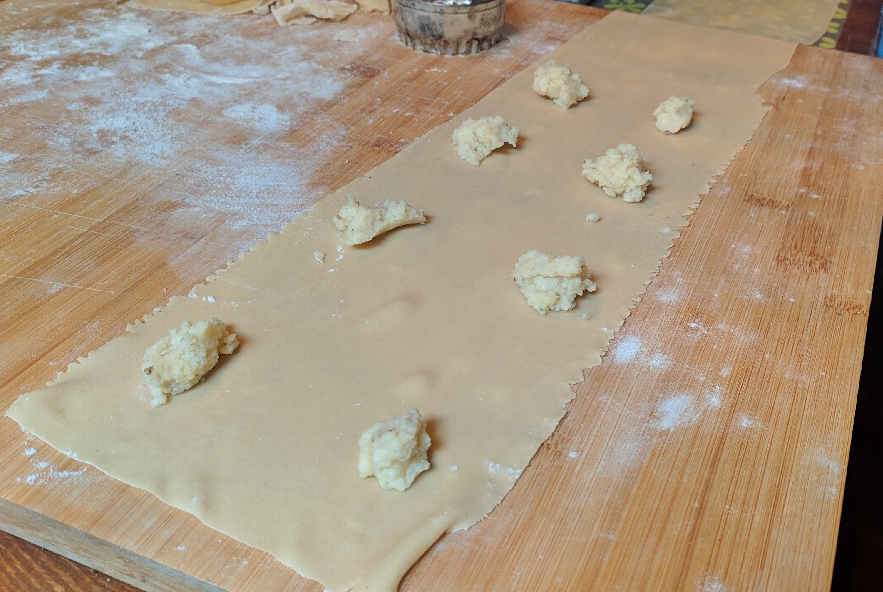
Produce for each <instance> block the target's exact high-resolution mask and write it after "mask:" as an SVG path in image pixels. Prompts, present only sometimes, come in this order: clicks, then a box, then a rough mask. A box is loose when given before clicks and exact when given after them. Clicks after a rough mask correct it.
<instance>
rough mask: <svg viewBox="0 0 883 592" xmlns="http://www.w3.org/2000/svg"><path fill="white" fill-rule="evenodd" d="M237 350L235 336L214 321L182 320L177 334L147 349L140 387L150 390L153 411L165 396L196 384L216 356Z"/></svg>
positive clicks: (212, 319)
mask: <svg viewBox="0 0 883 592" xmlns="http://www.w3.org/2000/svg"><path fill="white" fill-rule="evenodd" d="M238 346H239V340H238V339H237V338H236V334H235V333H230V332H229V331H228V330H227V325H225V324H224V322H223V321H220V320H218V319H216V318H214V317H213V318H209V319H205V320H202V321H197V322H196V323H191V322H190V321H189V320H187V319H184V321H182V322H181V328H180V329H179V330H177V331H176V330H175V329H172V330H170V331H169V334H168V335H166V336H165V337H163V338H162V339H160V340H159V341H157V342H156V343H154V344H153V345H151V346H150V347H149V348H147V351H146V352H144V361H143V363H142V364H141V371H142V372H143V374H144V376H143V381H144V384H146V385H147V387H148V388H149V389H150V394H151V396H152V397H153V400H152V401H151V404H152V405H153V406H154V407H157V406H159V405H164V404H165V403H167V402H168V400H169V396H171V395H177V394H179V393H183V392H184V391H186V390H187V389H189V388H190V387H192V386H194V385H195V384H196V383H198V382H199V381H200V380H201V379H202V377H203V376H205V374H206V373H207V372H208V371H209V370H211V369H212V368H214V367H215V364H217V363H218V354H232V353H233V351H234V350H235V349H236V348H237V347H238Z"/></svg>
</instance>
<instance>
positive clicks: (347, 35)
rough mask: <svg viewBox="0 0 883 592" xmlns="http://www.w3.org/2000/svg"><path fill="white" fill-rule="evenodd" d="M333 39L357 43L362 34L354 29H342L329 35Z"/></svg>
mask: <svg viewBox="0 0 883 592" xmlns="http://www.w3.org/2000/svg"><path fill="white" fill-rule="evenodd" d="M331 38H332V39H333V40H334V41H346V42H348V43H358V42H359V41H361V40H362V35H361V34H360V33H359V32H358V31H356V30H355V29H344V30H342V31H338V32H337V33H335V34H334V35H332V36H331Z"/></svg>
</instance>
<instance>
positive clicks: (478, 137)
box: [451, 115, 518, 166]
mask: <svg viewBox="0 0 883 592" xmlns="http://www.w3.org/2000/svg"><path fill="white" fill-rule="evenodd" d="M451 139H453V140H454V149H455V150H456V151H457V156H459V157H460V158H462V159H463V160H465V161H466V162H468V163H469V164H471V165H475V166H478V163H480V162H481V161H482V160H484V159H485V158H486V157H487V156H488V155H489V154H490V153H491V152H493V151H494V150H496V149H497V148H500V147H501V146H502V145H503V144H504V143H509V144H511V145H512V146H513V147H514V146H515V142H516V141H517V140H518V128H517V127H514V126H511V125H509V124H508V123H506V120H505V119H503V117H502V116H501V115H494V116H493V117H482V118H480V119H472V118H469V119H467V120H466V121H464V122H463V123H462V124H460V127H458V128H457V129H455V130H454V133H453V134H452V136H451Z"/></svg>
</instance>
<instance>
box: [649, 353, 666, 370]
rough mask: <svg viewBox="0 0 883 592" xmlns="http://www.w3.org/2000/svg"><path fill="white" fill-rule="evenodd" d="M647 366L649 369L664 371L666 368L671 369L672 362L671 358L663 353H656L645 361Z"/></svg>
mask: <svg viewBox="0 0 883 592" xmlns="http://www.w3.org/2000/svg"><path fill="white" fill-rule="evenodd" d="M647 365H648V366H650V367H651V368H659V369H660V370H665V369H666V368H671V365H672V361H671V358H670V357H668V356H667V355H665V354H664V353H662V352H656V353H655V354H653V355H652V356H651V357H650V359H649V360H647Z"/></svg>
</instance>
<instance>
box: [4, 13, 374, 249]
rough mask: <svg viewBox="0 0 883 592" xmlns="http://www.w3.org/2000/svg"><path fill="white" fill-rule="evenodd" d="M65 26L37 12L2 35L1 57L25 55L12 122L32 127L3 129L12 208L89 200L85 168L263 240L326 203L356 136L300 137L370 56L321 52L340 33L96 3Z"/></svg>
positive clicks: (10, 80)
mask: <svg viewBox="0 0 883 592" xmlns="http://www.w3.org/2000/svg"><path fill="white" fill-rule="evenodd" d="M31 6H32V8H39V7H40V3H31ZM57 18H58V17H56V16H52V15H50V16H37V15H36V14H35V16H34V17H33V18H32V19H31V20H30V21H28V22H27V24H26V25H25V26H24V27H21V28H19V29H18V30H15V31H12V32H11V33H8V34H5V35H4V36H3V37H0V56H2V55H4V54H6V55H9V56H12V57H14V58H15V59H14V60H8V61H6V62H7V63H8V64H10V65H5V66H4V65H3V63H4V60H0V117H2V118H3V119H4V120H5V121H16V122H22V123H24V125H26V126H28V127H27V130H26V131H27V133H26V134H25V133H23V132H22V131H21V129H20V128H21V127H22V126H21V125H19V126H18V128H19V130H18V132H17V133H18V136H19V137H20V138H22V139H21V140H20V141H18V142H17V141H16V138H15V136H11V134H12V133H14V132H13V131H8V130H7V131H5V132H4V131H0V141H2V142H3V144H4V146H3V148H4V151H3V152H0V174H2V175H3V176H4V178H6V179H8V180H11V181H12V182H11V183H5V184H4V188H5V189H4V191H5V192H6V193H5V194H2V195H0V200H6V199H27V196H28V195H29V194H34V193H60V194H68V193H76V192H77V191H80V189H79V186H78V188H77V189H74V188H73V187H71V181H70V180H69V179H67V178H66V173H67V172H68V171H70V170H72V169H74V168H75V167H77V166H79V167H82V166H83V165H82V163H84V162H85V163H88V167H87V168H90V169H91V170H92V171H93V172H94V174H95V175H96V176H98V178H99V180H102V181H105V180H106V178H114V179H117V180H119V182H120V187H119V190H120V191H131V192H137V193H138V195H140V198H142V199H149V200H150V202H153V203H157V204H161V203H162V204H164V203H172V204H176V205H177V207H178V208H180V209H183V210H186V211H187V212H189V213H193V212H197V215H198V217H201V218H203V217H204V218H208V219H221V221H222V222H223V223H224V224H227V225H229V226H230V227H232V228H235V229H240V230H242V231H243V232H244V233H245V235H246V236H245V240H246V241H249V242H254V241H256V240H259V239H261V238H263V237H265V236H266V235H267V234H269V233H270V232H274V231H279V230H281V229H282V227H283V226H284V225H285V224H286V223H287V222H289V221H290V220H291V219H293V218H294V217H295V216H296V215H297V214H298V213H300V212H301V211H303V210H304V209H305V208H306V207H307V206H308V205H309V204H311V203H312V202H314V201H315V200H316V199H318V198H319V197H321V195H322V194H324V193H325V191H326V188H324V187H315V186H308V180H309V179H310V178H311V174H312V173H313V172H314V171H315V170H316V168H317V167H318V166H321V165H322V164H324V163H325V160H326V159H327V158H328V155H329V154H330V153H331V150H332V149H333V148H334V146H336V145H339V143H340V142H343V141H345V139H346V133H345V131H344V130H342V129H338V128H336V127H335V126H334V125H329V126H328V129H330V130H331V131H329V132H327V133H319V134H316V135H315V136H314V137H313V138H312V140H311V141H310V142H311V143H310V144H309V145H308V146H295V145H292V144H291V143H289V142H288V141H287V139H286V136H287V135H288V133H289V132H290V130H291V129H293V128H294V127H296V126H297V125H298V124H299V122H300V120H301V118H302V117H303V116H304V114H305V113H309V112H316V111H321V110H322V106H323V105H324V104H325V103H327V102H330V101H333V100H334V99H335V97H336V96H338V94H339V93H341V92H342V91H343V90H344V89H345V88H346V85H347V82H348V81H350V80H351V79H352V76H353V74H350V73H348V72H347V71H346V70H345V68H344V66H345V64H346V63H347V60H349V59H351V58H353V57H354V56H356V55H357V53H356V52H357V51H358V49H357V48H355V47H354V48H353V49H352V50H349V52H350V53H351V54H352V55H347V51H348V50H347V49H346V48H341V47H339V46H337V47H335V48H334V53H333V54H332V53H331V49H330V48H329V49H327V50H324V49H321V48H323V44H322V43H320V39H321V38H322V36H323V35H325V34H327V30H326V31H322V30H319V29H310V28H302V29H298V30H297V32H296V33H295V32H292V31H287V30H283V29H276V28H263V27H261V26H260V24H261V22H260V19H259V18H257V17H251V16H242V17H235V18H231V17H215V16H199V17H194V16H190V15H187V16H185V15H180V14H171V13H159V12H156V13H155V12H148V11H141V10H138V9H136V8H134V7H131V6H128V5H125V4H123V5H119V6H117V5H100V7H90V6H88V5H85V6H82V8H81V11H80V13H79V14H78V20H77V21H76V22H73V23H71V24H70V25H67V26H63V27H59V26H58V25H57V23H55V20H56V19H57ZM50 24H52V25H53V26H52V27H49V26H47V25H50ZM316 48H320V49H316ZM13 62H14V63H13ZM49 104H51V105H53V106H54V107H53V109H52V110H51V111H49V110H47V108H46V106H47V105H49ZM185 112H187V113H190V115H189V116H188V117H183V116H182V114H183V113H185ZM193 112H197V113H200V114H201V118H194V117H193V116H192V113H193ZM25 140H26V141H25ZM19 144H20V145H19ZM157 169H162V170H164V171H165V173H163V174H160V175H155V174H152V172H153V171H155V170H157ZM129 174H131V176H128V175H129ZM145 175H148V176H147V177H146V178H145ZM154 177H155V178H157V179H159V178H172V179H174V182H167V183H164V184H161V185H155V184H152V183H151V181H152V180H153V178H154ZM77 181H79V182H80V183H82V182H83V180H82V179H78V180H77ZM10 187H11V190H10V189H9V188H10ZM86 189H88V186H87V187H86ZM164 211H165V210H164Z"/></svg>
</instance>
